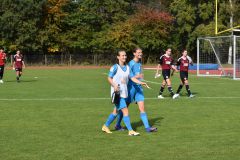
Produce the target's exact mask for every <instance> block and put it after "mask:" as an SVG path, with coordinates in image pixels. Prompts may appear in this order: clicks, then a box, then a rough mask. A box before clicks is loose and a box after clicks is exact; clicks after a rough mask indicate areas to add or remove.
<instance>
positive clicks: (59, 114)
mask: <svg viewBox="0 0 240 160" xmlns="http://www.w3.org/2000/svg"><path fill="white" fill-rule="evenodd" d="M107 73H108V68H100V69H95V68H93V69H86V68H85V69H78V68H75V69H63V68H62V69H57V68H55V69H37V68H36V69H26V70H24V75H23V77H22V81H21V82H20V83H17V82H16V80H15V74H14V72H13V71H10V70H6V74H5V77H4V80H5V81H4V84H1V85H0V159H1V160H13V159H16V160H19V159H21V160H42V159H44V160H55V159H56V160H67V159H69V160H73V159H74V160H79V159H84V160H85V159H86V160H88V159H89V160H95V159H104V160H105V159H151V160H152V159H157V160H159V159H162V160H168V159H169V160H170V159H171V160H172V159H174V160H175V159H177V160H180V159H181V160H186V159H189V160H195V159H196V160H197V159H204V160H208V159H209V160H210V159H211V160H213V159H216V160H220V159H222V160H234V159H236V160H237V159H239V157H240V152H239V150H240V145H239V144H240V140H239V139H240V136H239V133H240V125H239V124H240V123H239V122H240V120H239V114H240V109H239V106H240V105H239V104H240V95H239V91H240V81H234V80H231V79H228V78H205V77H196V76H195V75H194V74H192V75H191V76H190V78H189V79H190V80H189V81H190V87H191V90H192V92H193V94H195V95H196V97H195V98H193V99H189V98H187V96H186V91H185V89H183V90H182V93H181V97H180V98H179V99H176V100H172V99H171V98H170V95H169V94H168V92H167V91H164V96H165V97H166V99H164V100H159V99H157V95H158V91H159V86H160V83H161V80H162V77H160V78H158V79H155V78H154V70H144V74H145V80H146V81H148V84H149V85H150V87H151V88H152V89H145V97H146V102H145V103H146V109H147V113H148V117H149V120H150V123H151V124H152V125H153V126H155V127H157V128H158V132H156V133H151V134H149V133H146V132H145V131H144V127H143V125H142V122H141V120H140V117H139V111H138V109H137V106H136V105H135V104H132V105H131V106H130V108H129V110H130V118H131V121H132V123H133V124H132V125H133V127H134V129H136V130H137V131H138V132H140V134H141V135H140V136H139V137H129V136H128V135H127V131H123V132H116V131H114V130H113V128H114V127H113V126H111V129H112V130H113V134H111V135H108V134H104V133H103V132H101V126H102V125H103V123H104V121H105V120H106V118H107V116H108V114H109V113H110V112H111V110H112V105H111V103H110V86H109V84H108V83H107V80H106V77H107V75H106V74H107ZM178 77H179V76H178V73H175V75H174V77H173V89H174V91H176V89H177V86H178V84H179V78H178ZM120 151H121V155H119V154H120Z"/></svg>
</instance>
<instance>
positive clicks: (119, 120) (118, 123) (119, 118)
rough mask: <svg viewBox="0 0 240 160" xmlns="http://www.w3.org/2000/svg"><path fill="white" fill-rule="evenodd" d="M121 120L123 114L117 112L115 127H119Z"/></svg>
mask: <svg viewBox="0 0 240 160" xmlns="http://www.w3.org/2000/svg"><path fill="white" fill-rule="evenodd" d="M122 118H123V113H122V111H119V113H118V115H117V123H116V126H117V127H120V126H121V122H122Z"/></svg>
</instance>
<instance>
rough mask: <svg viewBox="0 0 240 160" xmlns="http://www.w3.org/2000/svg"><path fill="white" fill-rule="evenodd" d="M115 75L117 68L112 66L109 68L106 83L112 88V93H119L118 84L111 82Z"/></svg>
mask: <svg viewBox="0 0 240 160" xmlns="http://www.w3.org/2000/svg"><path fill="white" fill-rule="evenodd" d="M116 73H117V66H116V65H114V66H112V67H111V69H110V71H109V73H108V78H107V79H108V82H109V83H110V85H111V86H112V87H113V88H114V91H119V87H118V84H116V83H114V82H113V76H114V75H115V74H116Z"/></svg>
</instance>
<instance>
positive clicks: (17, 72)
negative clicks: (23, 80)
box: [16, 68, 20, 82]
mask: <svg viewBox="0 0 240 160" xmlns="http://www.w3.org/2000/svg"><path fill="white" fill-rule="evenodd" d="M19 70H20V69H19V68H16V79H17V82H19V72H20V71H19Z"/></svg>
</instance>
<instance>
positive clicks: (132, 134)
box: [128, 130, 140, 136]
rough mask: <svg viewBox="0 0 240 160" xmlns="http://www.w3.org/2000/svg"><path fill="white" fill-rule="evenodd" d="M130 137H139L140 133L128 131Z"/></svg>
mask: <svg viewBox="0 0 240 160" xmlns="http://www.w3.org/2000/svg"><path fill="white" fill-rule="evenodd" d="M128 135H129V136H139V135H140V133H138V132H135V131H134V130H131V131H128Z"/></svg>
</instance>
